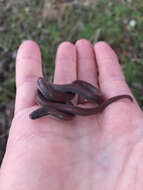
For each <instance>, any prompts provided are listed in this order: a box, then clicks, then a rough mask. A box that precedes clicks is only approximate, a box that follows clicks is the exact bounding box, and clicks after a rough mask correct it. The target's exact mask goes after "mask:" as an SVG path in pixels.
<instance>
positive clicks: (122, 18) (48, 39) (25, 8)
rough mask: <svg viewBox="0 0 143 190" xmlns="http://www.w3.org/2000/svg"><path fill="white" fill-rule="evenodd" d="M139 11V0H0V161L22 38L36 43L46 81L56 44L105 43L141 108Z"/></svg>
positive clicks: (142, 54) (142, 70) (142, 45)
mask: <svg viewBox="0 0 143 190" xmlns="http://www.w3.org/2000/svg"><path fill="white" fill-rule="evenodd" d="M142 9H143V1H142V0H136V1H133V0H126V1H125V0H116V1H112V0H86V1H83V0H79V1H77V0H58V1H57V0H53V1H51V0H41V1H38V0H31V1H29V0H23V1H18V0H0V162H1V160H2V158H3V155H4V153H5V147H6V142H7V137H8V130H9V127H10V123H11V120H12V117H13V109H14V100H15V58H16V52H17V48H18V46H19V45H20V43H21V42H22V41H23V40H27V39H32V40H34V41H36V42H37V43H38V44H39V46H40V48H41V52H42V58H43V63H44V64H43V70H44V75H45V77H46V78H47V79H49V80H50V79H52V76H53V71H54V64H53V63H54V60H55V54H56V49H57V46H58V45H59V43H60V42H62V41H65V40H68V41H71V42H73V43H74V42H75V41H76V40H78V39H80V38H86V39H88V40H90V41H91V42H92V43H93V44H94V43H95V42H97V41H100V40H104V41H106V42H108V43H109V44H110V45H111V46H112V47H113V49H114V50H115V51H116V53H117V54H118V56H119V59H120V63H121V66H122V68H123V70H124V73H125V76H126V81H127V83H128V85H129V86H130V88H131V90H132V92H133V94H134V95H135V97H136V99H137V101H138V102H139V104H140V106H141V107H142V108H143V103H142V102H143V96H142V91H143V77H142V73H143V51H142V49H143V32H142V28H143V12H142ZM47 68H48V69H47Z"/></svg>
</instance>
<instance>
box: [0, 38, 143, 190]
mask: <svg viewBox="0 0 143 190" xmlns="http://www.w3.org/2000/svg"><path fill="white" fill-rule="evenodd" d="M95 55H96V61H95ZM96 64H97V65H98V69H99V77H98V78H97V67H96ZM40 76H42V67H41V57H40V50H39V48H38V46H37V45H36V44H35V43H34V42H32V41H27V42H24V43H23V44H22V45H21V46H20V48H19V50H18V55H17V62H16V86H17V93H16V105H15V116H14V118H13V121H12V126H11V130H10V134H9V139H8V144H7V150H6V154H5V157H4V160H3V163H2V167H1V172H0V189H2V190H9V189H10V190H11V189H12V188H13V189H14V190H39V189H41V190H47V189H50V190H60V189H62V190H80V189H81V190H84V189H85V190H88V189H89V190H96V189H97V190H105V189H106V190H125V189H127V190H135V189H136V190H141V189H143V181H142V176H143V167H142V157H143V113H142V111H141V109H140V108H139V106H138V105H137V102H136V101H135V99H134V102H131V101H130V100H128V99H121V100H119V101H117V102H114V103H112V104H111V105H109V106H108V107H107V108H106V109H105V110H104V111H103V112H102V113H100V114H97V115H92V116H88V117H79V116H76V117H75V119H74V120H72V121H70V122H66V121H57V120H55V119H52V118H49V117H48V116H47V117H43V118H40V119H37V120H31V119H29V114H30V113H31V112H32V111H33V110H35V109H36V108H37V107H38V106H37V105H35V102H34V95H35V92H36V80H37V78H38V77H40ZM75 79H81V80H85V81H88V82H90V83H92V84H93V85H96V86H98V83H99V86H100V89H101V91H102V92H103V94H104V95H105V96H106V97H107V98H110V97H112V96H116V95H121V94H129V95H132V94H131V92H130V90H129V88H128V86H127V84H126V82H125V79H124V76H123V73H122V70H121V67H120V65H119V63H118V59H117V57H116V55H115V53H114V52H113V50H112V49H111V47H109V45H107V44H106V43H105V42H98V43H96V44H95V46H94V51H93V48H92V46H91V44H90V43H89V42H88V41H87V40H84V39H83V40H79V41H77V43H76V44H75V45H73V44H71V43H69V42H63V43H62V44H61V45H60V46H59V48H58V51H57V56H56V66H55V74H54V83H59V84H63V83H70V82H71V81H73V80H75ZM132 96H133V95H132ZM84 106H86V105H84Z"/></svg>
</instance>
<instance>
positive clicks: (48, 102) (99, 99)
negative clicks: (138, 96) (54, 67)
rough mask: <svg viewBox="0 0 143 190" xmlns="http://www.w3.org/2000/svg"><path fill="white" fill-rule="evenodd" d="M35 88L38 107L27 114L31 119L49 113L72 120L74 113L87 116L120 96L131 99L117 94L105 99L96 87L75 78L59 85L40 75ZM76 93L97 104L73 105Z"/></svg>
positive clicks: (55, 116) (128, 96)
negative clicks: (91, 106)
mask: <svg viewBox="0 0 143 190" xmlns="http://www.w3.org/2000/svg"><path fill="white" fill-rule="evenodd" d="M37 88H38V90H37V93H36V96H35V102H36V103H37V104H38V105H39V106H40V108H38V109H37V110H35V111H33V112H32V113H31V114H30V115H29V117H30V118H31V119H37V118H40V117H43V116H46V115H51V116H53V117H54V118H56V119H60V120H72V119H73V118H74V116H75V115H80V116H88V115H93V114H96V113H99V112H101V111H103V110H104V109H105V108H106V107H107V106H108V105H109V104H111V103H113V102H115V101H117V100H119V99H122V98H128V99H130V100H131V101H133V99H132V97H131V96H130V95H119V96H114V97H112V98H109V99H107V100H105V98H104V97H103V95H102V93H101V91H100V90H99V89H98V88H96V87H95V86H93V85H92V84H90V83H88V82H86V81H83V80H75V81H73V82H72V83H70V84H62V85H60V84H52V83H48V82H47V81H46V80H45V79H44V78H42V77H40V78H38V80H37ZM76 94H77V95H78V96H80V97H82V98H83V99H86V100H87V101H88V102H92V103H97V104H98V106H96V107H94V108H81V107H78V106H75V105H73V103H72V99H73V98H74V97H75V95H76Z"/></svg>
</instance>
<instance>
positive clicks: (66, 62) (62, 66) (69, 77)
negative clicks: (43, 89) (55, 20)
mask: <svg viewBox="0 0 143 190" xmlns="http://www.w3.org/2000/svg"><path fill="white" fill-rule="evenodd" d="M76 78H77V70H76V48H75V46H74V45H73V44H72V43H70V42H63V43H61V44H60V45H59V47H58V51H57V55H56V65H55V73H54V83H57V84H65V83H71V82H72V81H73V80H75V79H76Z"/></svg>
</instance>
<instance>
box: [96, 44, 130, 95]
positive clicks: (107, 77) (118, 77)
mask: <svg viewBox="0 0 143 190" xmlns="http://www.w3.org/2000/svg"><path fill="white" fill-rule="evenodd" d="M94 50H95V55H96V60H97V65H98V69H99V85H100V89H101V91H102V92H103V93H104V94H105V95H106V96H107V97H111V96H115V95H120V94H129V95H132V93H131V91H130V89H129V87H128V85H127V84H126V82H125V78H124V74H123V72H122V69H121V66H120V64H119V61H118V58H117V56H116V54H115V52H114V51H113V50H112V48H111V47H110V46H109V45H108V44H107V43H105V42H98V43H96V44H95V47H94Z"/></svg>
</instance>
